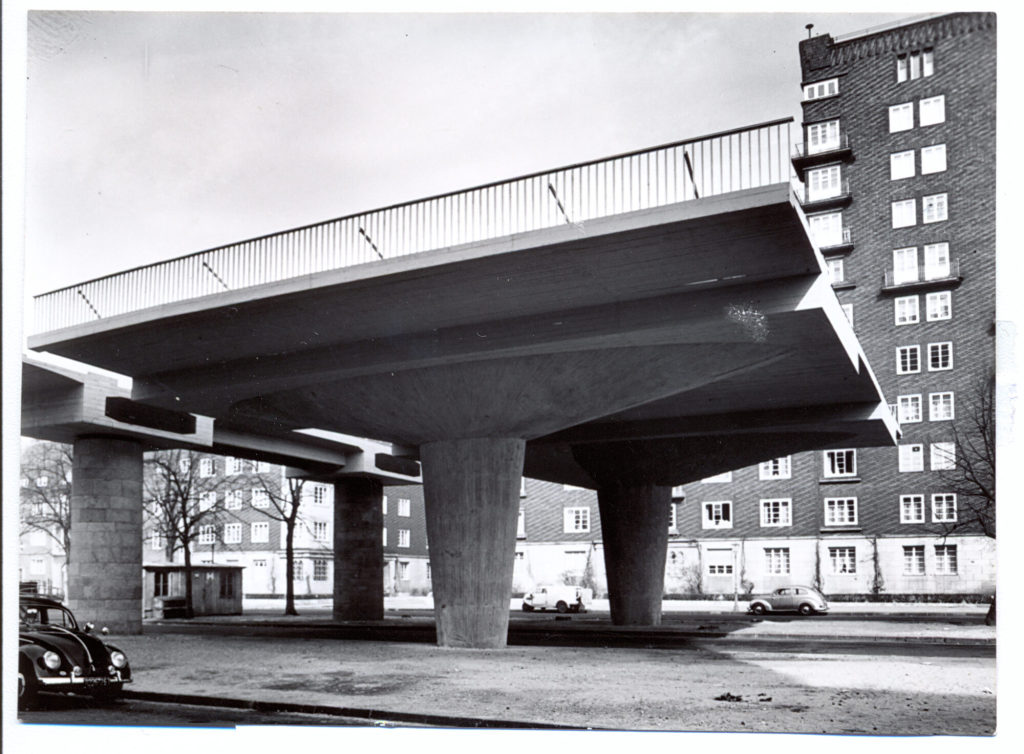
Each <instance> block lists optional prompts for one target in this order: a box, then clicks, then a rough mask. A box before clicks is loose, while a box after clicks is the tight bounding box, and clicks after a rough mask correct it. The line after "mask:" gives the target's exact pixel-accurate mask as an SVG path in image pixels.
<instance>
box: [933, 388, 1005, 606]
mask: <svg viewBox="0 0 1024 754" xmlns="http://www.w3.org/2000/svg"><path fill="white" fill-rule="evenodd" d="M957 413H958V419H957V422H956V423H955V424H954V425H953V456H954V457H953V458H952V459H950V460H951V461H952V464H951V468H949V469H947V470H945V471H943V472H942V481H943V485H944V487H945V488H946V489H948V490H949V491H950V492H952V493H955V494H956V496H957V498H956V499H957V515H956V521H951V522H947V523H945V524H944V525H943V529H944V533H945V534H952V533H954V532H957V531H963V530H971V531H978V530H980V531H981V532H982V533H983V534H985V536H987V537H991V538H992V539H995V538H996V412H995V376H994V375H992V374H991V373H990V374H989V375H987V376H986V377H985V378H984V379H982V380H980V381H979V382H978V383H976V384H975V386H974V388H973V390H971V391H970V393H969V394H968V396H967V400H966V401H964V402H962V403H961V404H960V406H959V407H958V411H957ZM995 615H996V603H995V598H993V600H992V604H991V606H990V607H989V613H988V616H987V618H986V622H987V623H989V624H992V623H995Z"/></svg>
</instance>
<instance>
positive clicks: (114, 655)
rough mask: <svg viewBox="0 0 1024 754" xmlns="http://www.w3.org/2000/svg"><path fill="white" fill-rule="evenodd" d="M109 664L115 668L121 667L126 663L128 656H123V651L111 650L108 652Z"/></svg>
mask: <svg viewBox="0 0 1024 754" xmlns="http://www.w3.org/2000/svg"><path fill="white" fill-rule="evenodd" d="M110 664H111V665H113V666H114V667H115V668H118V669H120V668H123V667H124V666H125V665H127V664H128V658H127V657H125V656H124V652H118V651H116V650H115V651H113V652H111V653H110Z"/></svg>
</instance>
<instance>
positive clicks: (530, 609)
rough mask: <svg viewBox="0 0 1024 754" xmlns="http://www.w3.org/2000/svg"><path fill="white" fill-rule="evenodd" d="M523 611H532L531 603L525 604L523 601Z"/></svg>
mask: <svg viewBox="0 0 1024 754" xmlns="http://www.w3.org/2000/svg"><path fill="white" fill-rule="evenodd" d="M523 612H524V613H532V612H533V605H527V604H526V603H525V602H524V603H523Z"/></svg>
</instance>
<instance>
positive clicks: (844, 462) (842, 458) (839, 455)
mask: <svg viewBox="0 0 1024 754" xmlns="http://www.w3.org/2000/svg"><path fill="white" fill-rule="evenodd" d="M822 460H823V462H824V463H823V465H824V469H823V471H824V475H825V478H827V479H834V478H836V477H852V476H856V475H857V451H856V450H826V451H825V452H824V453H822Z"/></svg>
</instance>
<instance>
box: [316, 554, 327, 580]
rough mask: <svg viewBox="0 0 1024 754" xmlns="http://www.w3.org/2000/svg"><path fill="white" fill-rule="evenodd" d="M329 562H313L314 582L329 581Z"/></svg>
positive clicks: (320, 559)
mask: <svg viewBox="0 0 1024 754" xmlns="http://www.w3.org/2000/svg"><path fill="white" fill-rule="evenodd" d="M327 567H328V561H327V559H326V558H315V559H314V560H313V581H327Z"/></svg>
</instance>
